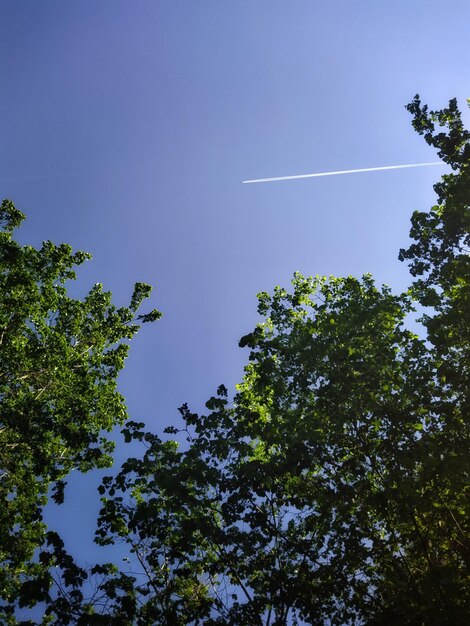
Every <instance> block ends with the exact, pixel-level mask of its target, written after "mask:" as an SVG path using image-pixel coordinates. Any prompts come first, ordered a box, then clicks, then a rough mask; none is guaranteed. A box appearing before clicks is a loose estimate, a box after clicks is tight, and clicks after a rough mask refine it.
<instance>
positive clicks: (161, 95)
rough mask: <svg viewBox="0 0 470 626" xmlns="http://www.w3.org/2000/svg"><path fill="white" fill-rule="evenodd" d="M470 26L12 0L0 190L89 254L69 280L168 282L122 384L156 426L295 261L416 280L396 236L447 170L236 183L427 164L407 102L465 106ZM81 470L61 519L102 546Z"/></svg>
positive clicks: (2, 33) (464, 5)
mask: <svg viewBox="0 0 470 626" xmlns="http://www.w3.org/2000/svg"><path fill="white" fill-rule="evenodd" d="M469 26H470V2H468V0H460V1H459V0H447V2H446V3H445V4H443V2H442V0H439V1H436V0H407V1H405V0H395V1H394V2H393V3H391V2H385V1H380V0H379V1H377V0H362V1H361V0H329V1H328V2H324V1H323V2H320V1H314V0H309V1H307V0H289V1H287V0H283V1H280V0H232V1H228V0H227V1H225V0H197V1H196V0H161V1H158V0H138V1H136V0H132V1H131V0H126V1H123V0H80V1H72V0H61V1H59V0H54V1H52V0H41V1H40V2H38V0H3V1H2V0H0V74H1V75H0V78H1V81H0V85H1V95H0V136H1V139H2V141H1V148H0V186H1V196H2V197H9V198H11V199H12V200H13V201H14V202H15V204H16V205H17V206H18V208H20V209H21V210H22V211H24V212H25V213H26V214H27V217H28V219H27V222H26V224H25V225H24V227H23V228H22V230H21V240H22V241H23V242H27V243H31V244H34V245H38V244H40V242H41V241H42V240H44V239H52V240H53V241H55V242H56V243H60V242H63V241H65V242H67V243H70V244H72V245H73V246H74V247H76V248H81V249H84V250H88V251H90V252H92V253H93V256H94V259H93V261H90V262H88V264H87V265H86V266H85V267H83V268H82V270H81V271H80V273H79V280H78V282H77V285H76V286H74V287H73V290H72V291H73V293H74V294H76V295H83V294H84V293H85V291H86V290H87V289H88V288H89V287H90V286H91V285H92V284H94V283H95V282H103V283H104V285H105V287H106V288H108V289H110V290H111V291H112V292H113V293H114V294H115V301H116V303H117V304H119V305H123V304H126V303H127V302H128V299H129V297H130V294H131V293H132V286H133V283H134V282H135V281H145V282H148V283H151V284H153V285H155V286H156V289H155V292H154V295H153V296H152V303H151V307H153V306H156V307H158V308H159V309H160V310H162V311H163V313H164V317H163V319H162V320H161V321H160V322H158V323H157V324H155V325H153V326H146V327H144V328H143V329H142V331H141V333H140V335H139V336H138V337H137V338H136V339H135V340H134V342H133V347H132V349H131V355H130V358H129V361H128V365H127V367H126V370H125V372H124V373H123V375H122V377H121V379H120V383H121V391H122V392H123V393H124V395H125V396H126V398H127V401H128V406H129V411H130V414H131V417H132V418H133V419H136V420H142V421H145V422H146V423H147V426H148V427H149V428H150V429H152V430H155V431H157V432H161V430H162V428H163V427H164V426H165V425H167V424H169V423H173V424H174V423H177V420H178V413H177V407H178V406H180V405H181V404H182V403H183V402H188V403H189V404H190V406H191V408H192V409H193V410H196V411H197V410H201V409H202V408H203V406H204V402H205V400H207V399H208V398H209V397H210V395H211V394H212V393H213V392H214V391H215V389H216V387H217V386H218V385H219V384H221V383H224V384H226V385H227V387H228V388H229V389H230V390H231V391H233V389H234V385H235V384H236V383H237V382H239V380H240V378H241V373H242V366H243V363H244V361H245V359H246V353H245V351H242V350H240V349H239V348H238V347H237V343H238V339H239V337H241V336H242V335H244V334H246V333H247V332H249V331H250V330H251V329H252V328H253V326H254V324H255V323H256V321H257V315H256V293H257V292H259V291H265V290H267V291H270V290H272V288H273V287H274V286H275V285H276V284H281V285H283V286H288V284H289V281H290V278H291V276H292V274H293V272H294V271H295V270H299V271H301V272H302V273H305V274H308V275H312V274H335V275H345V274H353V275H361V274H362V273H364V272H372V273H373V274H374V276H375V277H376V279H377V281H379V282H386V283H388V284H390V285H392V286H393V287H395V288H396V289H400V288H403V287H404V286H405V285H407V284H408V283H407V281H408V275H407V271H406V267H404V266H403V265H402V264H400V263H399V262H398V261H397V253H398V249H399V248H400V247H401V246H404V245H406V244H407V241H408V230H409V218H410V215H411V212H412V210H414V209H421V210H423V209H427V208H429V207H430V206H431V204H432V203H433V201H434V194H433V191H432V184H433V182H435V181H436V180H437V178H438V177H439V175H440V174H441V173H442V172H441V170H440V169H439V168H438V167H430V168H422V169H421V168H417V169H408V170H396V171H384V172H370V173H363V174H354V175H349V176H334V177H326V178H320V179H305V180H294V181H285V182H278V183H270V184H263V185H243V184H242V180H246V179H253V178H264V177H270V176H283V175H290V174H302V173H308V172H325V171H329V170H345V169H353V168H354V169H356V168H367V167H377V166H381V165H394V164H401V163H415V162H422V161H435V160H436V155H435V152H434V151H433V150H431V149H430V148H429V147H428V146H427V145H426V144H425V142H424V141H423V139H422V138H421V137H419V136H418V135H417V134H416V133H414V132H413V130H412V129H411V125H410V116H409V114H408V113H407V112H406V111H405V108H404V105H406V104H407V103H408V102H409V101H410V100H411V99H412V97H413V96H414V94H415V93H420V94H421V96H422V99H423V101H424V102H427V103H429V104H430V106H431V108H440V107H442V106H445V105H446V104H447V102H448V100H449V99H450V98H452V97H457V98H458V100H459V103H460V105H461V107H462V108H465V100H466V98H467V97H468V96H469V95H470V93H469V91H470V90H469V85H470V52H469V50H470V49H469V46H468V32H469ZM464 116H465V118H466V119H467V120H468V119H469V116H468V113H467V111H465V113H464ZM442 171H444V170H442ZM151 307H150V306H149V308H151ZM126 454H127V451H126V450H124V452H119V453H118V458H120V459H121V460H122V456H123V455H126ZM74 482H75V484H76V487H77V490H78V491H77V493H78V494H79V495H78V496H76V497H75V498H74V499H72V500H70V499H69V502H68V503H67V505H65V506H64V507H63V508H62V509H61V510H60V516H57V517H56V518H55V522H57V525H58V526H59V527H60V528H61V529H62V532H63V533H64V535H65V536H66V538H67V539H68V540H69V542H73V543H75V545H78V546H80V549H81V553H82V554H84V555H85V556H87V557H89V558H90V559H91V558H93V550H92V549H91V548H89V547H86V544H85V531H86V532H88V533H89V532H90V530H89V529H90V528H91V525H92V523H93V521H92V520H93V518H94V517H95V515H96V506H95V505H94V504H93V505H91V504H90V505H88V502H89V496H88V497H87V498H88V499H87V500H84V497H85V496H81V495H80V494H82V493H83V492H84V488H85V483H86V486H89V485H90V484H91V482H92V481H91V480H90V479H88V478H87V479H86V481H85V482H83V480H82V481H80V480H79V479H78V478H75V479H74ZM85 503H87V504H86V505H85ZM54 515H55V514H54ZM71 520H74V521H77V520H80V522H79V524H78V525H77V523H75V524H72V523H71ZM69 545H70V544H69ZM70 548H71V549H73V545H70Z"/></svg>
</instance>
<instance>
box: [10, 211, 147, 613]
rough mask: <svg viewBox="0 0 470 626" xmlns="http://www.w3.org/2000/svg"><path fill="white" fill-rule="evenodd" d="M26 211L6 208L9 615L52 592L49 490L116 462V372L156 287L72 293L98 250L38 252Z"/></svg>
mask: <svg viewBox="0 0 470 626" xmlns="http://www.w3.org/2000/svg"><path fill="white" fill-rule="evenodd" d="M23 219H24V215H23V214H22V213H21V212H20V211H19V210H18V209H16V208H15V206H14V205H13V203H12V202H10V201H8V200H4V201H3V202H2V204H1V207H0V224H1V227H2V230H1V232H0V403H1V415H0V527H1V529H2V533H1V536H0V564H1V566H0V598H1V601H2V607H3V608H2V609H0V612H1V611H3V617H2V619H3V620H7V619H10V618H9V617H8V616H9V615H10V614H11V611H12V604H13V603H14V602H16V601H18V600H19V602H20V603H23V604H28V603H34V602H35V601H36V600H37V598H42V597H43V596H44V594H45V593H46V592H47V584H46V582H45V581H46V579H47V577H45V575H44V571H43V569H44V568H43V567H42V564H41V563H40V562H38V561H37V559H33V555H34V552H35V550H36V549H37V548H39V547H40V546H41V545H42V543H43V541H44V539H45V534H46V528H45V525H44V523H43V519H42V509H43V506H44V505H45V504H46V502H47V499H48V495H49V494H51V496H52V498H53V499H54V500H55V501H56V502H58V503H60V502H62V500H63V498H64V487H65V480H64V479H65V478H66V476H67V474H68V473H69V472H70V471H71V470H72V469H77V470H79V471H81V472H87V471H90V470H92V469H94V468H104V467H108V466H109V465H110V464H111V461H112V456H111V453H112V450H113V446H114V444H113V442H112V441H111V440H110V439H109V437H107V436H106V434H105V433H106V432H109V431H111V429H112V428H113V427H114V426H115V425H119V424H122V423H123V422H124V421H125V420H126V418H127V413H126V406H125V403H124V398H123V397H122V396H121V395H120V394H119V393H118V392H117V389H116V378H117V375H118V373H119V371H120V370H121V369H122V367H123V365H124V360H125V358H126V355H127V351H128V345H127V340H129V339H130V338H131V337H132V336H133V335H134V334H135V333H136V332H137V329H138V323H136V322H138V321H139V320H140V321H143V322H146V321H153V320H155V319H157V318H158V317H159V313H158V312H157V311H152V312H151V313H149V314H147V315H137V311H138V308H139V307H140V305H141V303H142V302H143V300H145V299H146V298H147V297H148V296H149V295H150V291H151V288H150V287H149V286H148V285H145V284H143V283H137V284H136V285H135V288H134V293H133V295H132V298H131V303H130V306H129V307H127V308H125V307H122V308H116V307H115V306H114V305H112V304H111V294H110V293H108V292H105V291H103V289H102V286H101V285H100V284H96V285H95V286H94V287H93V288H92V289H91V291H90V292H89V293H88V295H87V296H86V297H85V298H84V299H83V300H75V299H73V298H70V297H69V296H68V295H67V290H66V287H65V283H66V281H67V280H71V279H74V278H75V273H74V270H73V267H74V265H80V264H81V263H83V262H84V261H85V260H86V259H89V258H90V255H88V254H86V253H83V252H75V253H74V252H72V249H71V248H70V246H68V245H65V244H62V245H59V246H56V245H54V244H53V243H51V242H50V241H46V242H44V243H43V245H42V248H41V249H39V250H37V249H35V248H33V247H31V246H21V245H19V244H18V243H17V242H16V241H15V240H14V238H13V235H14V232H15V229H17V228H18V227H19V226H20V224H21V222H22V221H23Z"/></svg>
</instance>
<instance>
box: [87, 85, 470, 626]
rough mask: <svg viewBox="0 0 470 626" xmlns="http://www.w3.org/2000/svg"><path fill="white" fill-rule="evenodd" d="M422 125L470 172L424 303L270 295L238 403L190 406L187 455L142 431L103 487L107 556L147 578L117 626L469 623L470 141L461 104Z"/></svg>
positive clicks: (423, 262) (302, 281)
mask: <svg viewBox="0 0 470 626" xmlns="http://www.w3.org/2000/svg"><path fill="white" fill-rule="evenodd" d="M408 109H409V111H410V112H411V113H412V114H413V116H414V121H413V124H414V127H415V129H416V130H417V131H418V132H420V133H424V135H425V138H426V140H427V141H428V143H430V144H431V145H433V146H435V147H437V148H438V150H439V156H440V158H441V159H442V160H443V161H444V162H446V163H448V164H449V165H450V166H451V167H452V169H453V170H454V173H453V174H450V175H446V176H444V177H443V180H442V182H440V183H438V185H436V192H437V195H438V203H439V204H438V205H437V206H435V207H433V208H432V209H431V211H430V212H429V213H415V214H414V215H413V218H412V229H411V237H412V238H413V239H414V240H415V241H414V243H413V244H412V245H411V246H410V248H409V249H408V250H402V251H401V252H400V258H401V259H402V260H404V259H409V260H410V261H411V267H410V269H411V273H412V275H413V276H414V277H416V281H415V282H414V284H413V286H412V288H411V289H410V291H409V292H407V293H405V294H401V295H398V296H396V295H393V294H392V293H391V291H390V290H389V289H388V288H386V287H381V288H379V287H377V286H375V284H374V282H373V280H372V278H371V277H370V276H364V277H363V278H362V279H361V280H358V279H355V278H353V277H348V278H343V279H339V278H330V279H325V278H318V277H317V278H314V279H311V278H304V277H302V276H300V275H298V274H297V275H295V277H294V280H293V289H292V292H291V293H288V292H287V291H285V290H284V289H281V288H276V289H275V291H274V293H273V295H271V296H270V295H269V294H267V293H262V294H260V295H259V307H258V310H259V313H260V315H261V316H263V321H262V322H260V323H259V324H258V325H257V327H256V328H255V330H254V331H253V332H252V333H251V334H249V335H247V336H245V337H243V338H242V340H241V342H240V345H241V346H242V347H248V348H249V349H250V355H249V363H248V365H247V366H246V368H245V376H244V380H243V382H242V384H241V385H240V386H239V388H238V393H237V395H236V396H235V398H234V401H233V403H230V404H229V403H228V401H227V398H226V391H225V389H224V388H220V390H219V394H218V396H217V397H214V398H212V399H211V400H210V401H209V402H208V403H207V407H208V409H209V410H210V413H209V414H208V415H201V416H199V415H195V414H193V413H191V411H190V410H189V409H188V408H187V407H183V408H182V410H181V413H182V417H183V420H184V426H183V429H182V432H185V433H186V436H187V446H184V447H183V448H178V446H177V444H176V442H174V441H162V440H161V439H159V438H158V437H156V436H154V435H151V434H149V433H147V434H146V433H144V431H143V430H140V429H139V427H138V425H135V424H130V425H129V426H128V427H127V429H126V430H125V434H126V436H127V437H128V438H136V439H140V440H141V441H142V442H143V443H144V444H145V445H146V446H147V451H146V452H145V454H144V456H143V458H141V459H135V458H134V459H129V460H128V461H127V462H126V463H125V464H124V465H123V467H122V469H121V471H120V473H119V474H118V475H117V476H116V477H115V478H114V479H112V478H108V479H106V480H105V481H104V482H103V485H102V487H101V493H102V495H103V509H102V511H101V515H100V518H99V528H98V532H97V541H98V543H102V544H109V543H113V542H115V541H124V542H126V543H127V544H128V545H129V548H130V553H131V554H133V555H134V558H135V560H136V562H137V563H138V565H139V566H140V569H141V572H142V573H143V574H145V576H144V579H143V582H142V578H140V577H139V578H138V579H135V578H133V577H132V576H130V575H125V574H123V573H122V572H121V574H120V575H119V576H117V577H115V578H113V577H110V578H109V579H108V580H107V582H106V584H107V585H108V589H112V593H111V594H110V595H109V597H111V598H113V600H112V602H111V605H110V606H108V613H107V615H108V618H109V619H110V620H111V622H110V623H113V622H112V620H113V619H114V618H115V616H116V615H121V616H122V615H127V619H128V622H126V623H129V624H131V623H132V624H134V623H135V624H142V625H143V624H148V623H159V624H174V623H194V624H277V625H280V624H286V623H296V622H297V621H301V622H304V623H308V624H338V625H340V624H348V623H353V624H358V623H361V624H362V623H364V624H369V625H373V624H396V623H398V622H401V623H404V624H410V625H416V626H418V625H424V624H426V625H430V624H436V625H437V624H439V625H442V624H449V625H451V624H452V625H456V624H462V625H463V624H467V623H468V622H469V620H470V600H469V599H470V579H469V560H470V546H469V508H468V487H469V484H468V483H469V476H470V466H469V457H468V451H469V432H468V408H469V405H468V398H469V394H468V383H469V378H468V373H469V363H470V359H469V356H470V355H469V319H470V315H469V313H470V310H469V306H470V292H469V289H470V271H469V268H470V265H469V263H470V257H469V255H468V252H469V248H470V246H469V237H470V235H469V225H470V216H469V202H470V186H469V171H470V170H469V166H470V142H469V138H470V134H469V133H468V132H467V131H465V130H464V129H463V126H462V123H461V118H460V113H459V111H458V109H457V106H456V103H455V101H451V103H450V105H449V107H448V108H447V109H444V110H442V111H438V112H429V111H428V109H427V108H426V107H422V106H421V103H420V101H419V98H418V97H416V98H415V100H414V101H413V102H412V103H411V104H410V105H409V107H408ZM436 125H438V126H439V128H438V129H437V130H436ZM446 129H447V132H446ZM414 302H418V303H419V304H421V305H423V306H424V307H426V308H425V309H424V310H425V313H424V315H423V317H422V322H423V327H424V331H425V332H424V333H423V337H419V336H417V335H415V334H413V333H411V332H410V331H409V330H407V329H406V327H405V317H406V315H407V313H409V312H410V311H411V310H412V309H413V306H414ZM424 335H426V336H424ZM167 432H169V433H173V434H176V433H177V432H178V429H176V428H174V427H170V428H169V429H167ZM124 581H125V584H127V585H131V586H132V588H133V590H134V595H133V600H132V602H130V603H129V604H128V606H127V609H126V610H127V613H126V612H125V611H124V612H123V601H124V598H125V597H126V598H128V597H129V596H127V595H126V593H125V591H124V589H125V584H124ZM103 590H104V587H103ZM113 616H114V617H113Z"/></svg>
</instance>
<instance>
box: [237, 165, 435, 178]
mask: <svg viewBox="0 0 470 626" xmlns="http://www.w3.org/2000/svg"><path fill="white" fill-rule="evenodd" d="M430 165H445V163H443V162H442V161H434V162H432V163H408V164H407V165H384V166H382V167H364V168H361V169H357V170H338V171H337V172H318V173H316V174H297V175H295V176H274V177H273V178H255V179H253V180H244V181H243V184H247V183H272V182H274V181H277V180H296V179H298V178H319V177H320V176H338V174H359V173H360V172H382V171H384V170H403V169H405V168H407V167H428V166H430Z"/></svg>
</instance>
